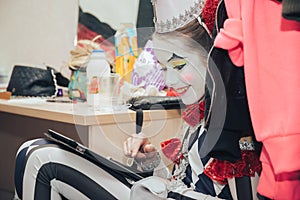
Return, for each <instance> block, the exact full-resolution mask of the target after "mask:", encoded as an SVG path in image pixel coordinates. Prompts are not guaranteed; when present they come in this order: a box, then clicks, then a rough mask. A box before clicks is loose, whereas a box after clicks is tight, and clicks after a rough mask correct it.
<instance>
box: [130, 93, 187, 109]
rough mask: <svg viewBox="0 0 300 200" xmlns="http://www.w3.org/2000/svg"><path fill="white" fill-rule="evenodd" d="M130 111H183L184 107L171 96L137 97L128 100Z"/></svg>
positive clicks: (177, 98) (180, 101) (179, 100)
mask: <svg viewBox="0 0 300 200" xmlns="http://www.w3.org/2000/svg"><path fill="white" fill-rule="evenodd" d="M128 103H129V104H131V107H130V108H131V109H133V110H137V109H142V110H162V109H164V110H169V109H184V108H185V105H184V103H183V102H182V100H181V99H180V98H179V97H173V96H139V97H132V98H131V99H129V100H128Z"/></svg>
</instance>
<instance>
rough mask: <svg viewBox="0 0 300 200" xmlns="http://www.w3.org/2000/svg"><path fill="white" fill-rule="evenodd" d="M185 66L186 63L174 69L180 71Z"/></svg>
mask: <svg viewBox="0 0 300 200" xmlns="http://www.w3.org/2000/svg"><path fill="white" fill-rule="evenodd" d="M185 65H186V63H184V64H182V65H177V66H175V67H174V69H177V70H181V69H182V68H183V67H184V66H185Z"/></svg>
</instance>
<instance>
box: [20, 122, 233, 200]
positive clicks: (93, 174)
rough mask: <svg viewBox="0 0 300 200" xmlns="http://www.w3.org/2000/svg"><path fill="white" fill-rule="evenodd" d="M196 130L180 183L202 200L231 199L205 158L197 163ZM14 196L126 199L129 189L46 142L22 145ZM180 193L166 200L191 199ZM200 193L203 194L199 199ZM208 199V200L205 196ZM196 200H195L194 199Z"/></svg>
mask: <svg viewBox="0 0 300 200" xmlns="http://www.w3.org/2000/svg"><path fill="white" fill-rule="evenodd" d="M202 133H203V131H200V128H198V129H197V130H196V131H195V132H194V133H192V134H191V135H190V138H189V148H188V149H189V152H188V155H189V166H188V167H187V168H186V178H185V179H184V180H183V182H184V183H185V184H186V185H187V186H188V187H191V188H192V187H193V186H194V191H197V193H196V194H199V195H200V198H202V197H203V199H204V198H205V199H210V198H211V199H214V198H213V196H218V197H220V198H222V199H231V198H232V197H231V194H230V191H229V187H228V186H227V185H220V184H217V183H214V182H213V181H212V180H211V179H209V178H208V177H207V176H206V175H205V174H203V166H205V164H206V163H207V162H209V158H203V159H200V157H199V154H198V150H199V149H200V146H201V143H202V141H203V138H204V135H205V133H204V134H202ZM15 183H16V184H15V185H16V194H17V196H18V197H20V198H21V197H22V198H21V199H25V200H26V199H43V200H44V199H45V200H46V199H65V198H67V199H80V200H82V199H122V200H123V199H124V200H125V199H129V198H130V188H131V185H130V184H129V183H128V182H127V181H126V180H125V179H124V178H123V177H118V176H117V175H116V176H114V173H113V171H110V172H109V173H108V172H107V171H105V170H103V169H101V168H100V167H98V166H97V165H95V164H93V163H91V162H90V161H88V160H87V159H85V158H83V157H81V155H79V154H77V153H76V152H70V150H67V149H66V148H64V147H63V146H61V145H58V144H56V143H54V142H52V141H49V140H46V139H37V140H31V141H28V142H26V143H24V144H23V145H22V146H21V147H20V149H19V151H18V154H17V158H16V170H15ZM178 193H181V191H180V190H177V191H172V192H169V193H168V197H169V198H170V199H191V198H188V197H184V196H182V195H179V194H178ZM200 193H203V195H201V194H200ZM207 195H208V196H207ZM198 199H199V198H198Z"/></svg>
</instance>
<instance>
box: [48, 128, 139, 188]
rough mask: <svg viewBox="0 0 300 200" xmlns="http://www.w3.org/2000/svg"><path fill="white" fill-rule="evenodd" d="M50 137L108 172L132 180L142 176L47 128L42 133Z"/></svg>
mask: <svg viewBox="0 0 300 200" xmlns="http://www.w3.org/2000/svg"><path fill="white" fill-rule="evenodd" d="M44 134H45V135H46V136H47V137H49V138H50V139H52V140H54V141H56V142H58V143H60V144H63V145H64V146H66V147H68V148H71V149H73V150H75V151H76V152H79V153H80V154H82V156H83V157H84V158H86V159H88V160H90V161H91V162H93V163H95V164H96V165H98V166H100V167H101V168H103V169H104V170H106V171H107V170H108V171H110V172H112V171H114V172H116V173H118V174H119V175H121V176H124V177H125V178H127V179H131V180H132V181H134V182H135V181H138V180H140V179H142V178H143V176H141V175H140V174H138V172H137V171H136V170H134V169H131V168H130V167H128V166H126V165H124V164H122V163H120V162H118V161H115V160H113V159H111V158H105V157H103V156H101V155H99V154H97V153H95V152H93V151H92V150H90V149H89V148H88V147H86V146H84V145H82V144H80V143H78V142H77V141H75V140H73V139H71V138H68V137H66V136H65V135H63V134H61V133H58V132H56V131H54V130H51V129H48V132H47V133H44Z"/></svg>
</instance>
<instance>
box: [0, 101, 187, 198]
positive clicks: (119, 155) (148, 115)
mask: <svg viewBox="0 0 300 200" xmlns="http://www.w3.org/2000/svg"><path fill="white" fill-rule="evenodd" d="M135 114H136V113H135V111H133V110H130V109H128V108H127V107H126V106H120V107H118V108H116V109H115V110H100V109H94V108H92V107H88V106H87V104H86V103H80V102H77V103H73V102H47V101H46V99H37V98H24V99H22V98H21V99H10V100H0V139H1V140H0V141H1V145H0V150H1V151H0V154H1V161H0V177H1V182H0V190H5V191H9V192H12V191H13V190H14V189H13V188H14V187H13V184H14V183H13V172H14V167H15V155H16V151H17V149H18V148H19V146H20V145H21V144H22V143H23V142H25V141H27V140H29V139H33V138H40V137H45V136H44V135H43V133H44V132H46V131H47V130H48V129H49V128H50V129H53V130H55V131H57V132H60V133H62V134H64V135H66V136H68V137H70V138H73V139H75V140H77V141H79V142H80V143H82V144H84V145H86V146H88V147H89V148H90V149H92V150H94V151H95V152H97V153H99V154H101V155H103V156H106V157H111V158H113V159H115V160H117V161H120V162H122V163H126V160H127V159H126V158H125V157H124V156H123V151H122V146H123V141H124V140H125V139H126V138H127V137H129V136H130V135H131V134H133V133H135V128H136V126H135ZM181 130H182V121H181V118H180V111H179V110H150V111H144V123H143V129H142V131H143V132H144V133H146V134H147V135H149V137H150V140H151V141H152V142H153V143H154V144H155V145H159V143H160V141H163V140H165V139H168V138H171V137H173V136H176V135H178V134H180V133H181V132H182V131H181Z"/></svg>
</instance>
